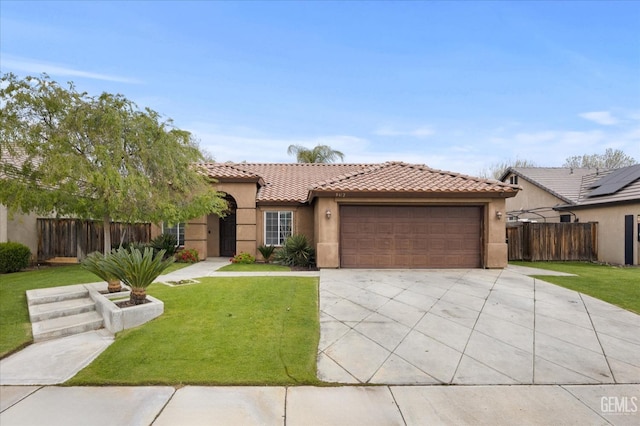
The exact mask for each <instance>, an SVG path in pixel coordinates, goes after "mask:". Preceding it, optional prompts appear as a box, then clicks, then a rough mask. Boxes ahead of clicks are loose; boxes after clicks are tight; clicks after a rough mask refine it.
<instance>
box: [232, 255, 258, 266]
mask: <svg viewBox="0 0 640 426" xmlns="http://www.w3.org/2000/svg"><path fill="white" fill-rule="evenodd" d="M231 262H232V263H244V264H250V263H256V258H255V257H254V256H252V255H250V254H249V253H245V252H242V253H240V254H236V255H235V256H233V258H232V259H231Z"/></svg>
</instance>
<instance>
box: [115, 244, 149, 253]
mask: <svg viewBox="0 0 640 426" xmlns="http://www.w3.org/2000/svg"><path fill="white" fill-rule="evenodd" d="M121 247H122V248H123V249H125V250H129V251H130V250H131V249H133V248H136V249H138V250H140V252H143V251H144V249H146V248H147V247H150V245H149V244H147V243H141V242H140V241H131V242H126V243H122V246H121ZM118 248H120V247H115V249H118Z"/></svg>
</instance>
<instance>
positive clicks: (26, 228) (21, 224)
mask: <svg viewBox="0 0 640 426" xmlns="http://www.w3.org/2000/svg"><path fill="white" fill-rule="evenodd" d="M37 218H38V216H37V215H36V214H34V213H29V214H22V213H16V214H13V215H12V214H10V213H9V211H8V209H7V207H6V206H4V205H2V204H0V243H6V242H7V241H13V242H16V243H22V244H24V245H25V246H27V247H29V250H31V256H32V257H33V258H35V256H36V254H37V253H38V231H37V227H36V221H37Z"/></svg>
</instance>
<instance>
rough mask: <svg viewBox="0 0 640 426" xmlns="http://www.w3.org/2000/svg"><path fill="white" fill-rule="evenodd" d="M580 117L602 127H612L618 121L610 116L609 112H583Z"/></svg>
mask: <svg viewBox="0 0 640 426" xmlns="http://www.w3.org/2000/svg"><path fill="white" fill-rule="evenodd" d="M580 117H582V118H584V119H585V120H589V121H593V122H594V123H598V124H601V125H603V126H612V125H614V124H618V119H617V118H615V117H614V116H613V115H611V113H610V112H609V111H592V112H584V113H582V114H580Z"/></svg>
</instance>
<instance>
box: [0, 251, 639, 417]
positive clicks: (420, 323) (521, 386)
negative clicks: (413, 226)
mask: <svg viewBox="0 0 640 426" xmlns="http://www.w3.org/2000/svg"><path fill="white" fill-rule="evenodd" d="M226 264H228V259H226V258H225V259H208V260H207V261H206V262H200V263H198V264H196V265H192V266H189V267H187V268H183V269H181V270H179V271H175V272H173V273H171V274H167V275H165V276H162V277H159V279H158V281H162V282H168V281H179V280H182V279H193V278H198V277H203V276H222V274H223V273H219V272H218V273H216V272H214V271H215V269H217V268H218V267H221V266H223V265H226ZM522 272H526V273H530V272H531V271H522V270H511V268H509V269H507V270H505V271H483V270H455V271H450V270H448V271H446V270H444V271H361V270H326V271H322V273H321V274H320V275H321V280H320V281H321V283H320V308H321V341H320V348H319V356H318V374H319V377H320V378H321V379H323V380H327V381H331V382H337V383H349V384H355V386H354V385H349V386H336V387H307V386H302V387H198V386H186V387H180V388H178V389H176V388H173V387H166V386H152V387H57V386H29V385H33V384H37V385H42V384H53V383H62V382H64V381H66V380H67V379H68V378H70V377H72V376H73V375H75V373H76V372H77V371H79V370H80V369H81V368H82V367H84V366H85V365H87V364H88V363H89V362H91V361H92V360H93V358H94V357H95V356H97V355H98V354H99V353H100V352H101V351H102V350H103V349H104V348H106V347H107V346H108V345H109V344H110V342H111V341H112V339H113V337H112V336H110V335H108V333H107V334H105V333H104V332H91V333H85V334H83V335H78V336H73V338H74V339H75V340H71V339H72V338H71V337H70V338H65V339H59V340H55V341H51V342H43V343H38V344H33V345H31V346H29V347H28V348H26V349H25V350H23V351H21V352H18V353H17V354H14V355H12V356H11V357H8V358H5V359H3V360H0V384H2V385H3V386H1V387H0V424H1V425H2V426H8V425H52V426H55V425H87V424H91V425H101V424H104V425H111V424H122V425H150V424H154V425H173V424H189V425H197V424H213V423H215V424H229V425H236V424H256V425H258V424H259V425H265V424H266V425H271V424H273V425H287V426H291V425H394V424H398V425H419V424H474V425H475V424H505V425H507V424H509V425H510V424H581V425H582V424H616V425H637V424H640V414H638V411H639V410H640V317H639V316H638V315H635V314H632V313H630V312H628V311H624V310H621V309H619V308H616V307H614V306H611V305H609V304H606V303H604V302H601V301H599V300H596V299H593V298H590V297H588V296H585V295H582V294H579V293H575V292H571V291H569V290H565V289H562V288H560V287H557V286H554V285H551V284H547V283H544V282H542V281H539V280H534V279H532V278H528V277H526V276H525V275H523V274H522ZM536 273H537V272H536ZM285 274H287V275H299V274H302V275H304V276H309V275H311V276H313V275H314V274H315V275H316V276H317V275H318V273H317V272H312V273H309V272H302V273H285ZM224 275H225V276H242V275H245V276H246V275H247V274H243V273H229V274H226V273H225V274H224ZM259 275H265V274H259ZM66 339H69V340H66ZM370 383H380V384H384V385H381V386H363V384H370ZM443 383H452V384H459V385H458V386H433V384H443ZM623 383H627V384H623ZM406 384H413V385H412V386H405V385H406ZM486 384H492V386H487V385H486ZM527 384H535V385H527ZM7 385H13V386H7Z"/></svg>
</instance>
